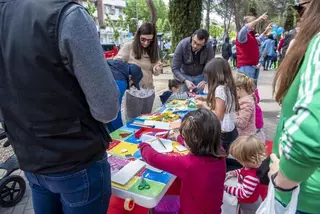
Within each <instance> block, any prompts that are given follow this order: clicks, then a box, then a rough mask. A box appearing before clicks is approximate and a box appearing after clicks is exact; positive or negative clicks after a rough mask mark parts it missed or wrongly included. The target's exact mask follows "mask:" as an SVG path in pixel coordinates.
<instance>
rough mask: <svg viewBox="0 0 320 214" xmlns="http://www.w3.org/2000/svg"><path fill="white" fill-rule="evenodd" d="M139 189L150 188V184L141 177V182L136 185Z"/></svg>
mask: <svg viewBox="0 0 320 214" xmlns="http://www.w3.org/2000/svg"><path fill="white" fill-rule="evenodd" d="M138 189H139V190H144V189H150V185H149V184H148V183H147V182H146V181H145V180H144V178H141V182H140V184H139V186H138Z"/></svg>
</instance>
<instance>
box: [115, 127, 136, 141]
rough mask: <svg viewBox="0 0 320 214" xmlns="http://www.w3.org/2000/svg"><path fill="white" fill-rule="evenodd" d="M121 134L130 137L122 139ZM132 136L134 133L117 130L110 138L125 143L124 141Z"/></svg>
mask: <svg viewBox="0 0 320 214" xmlns="http://www.w3.org/2000/svg"><path fill="white" fill-rule="evenodd" d="M121 134H128V136H126V137H121ZM131 134H132V132H128V131H124V130H121V129H118V130H115V131H114V132H112V133H111V134H110V136H111V138H112V139H115V140H120V141H123V140H125V139H127V138H128V137H130V135H131Z"/></svg>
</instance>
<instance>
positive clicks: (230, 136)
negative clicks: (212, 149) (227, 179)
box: [221, 128, 242, 172]
mask: <svg viewBox="0 0 320 214" xmlns="http://www.w3.org/2000/svg"><path fill="white" fill-rule="evenodd" d="M237 137H238V131H237V128H235V129H234V130H233V131H232V132H224V133H221V142H222V147H223V148H224V149H225V151H226V153H227V154H229V148H230V145H231V144H232V143H233V141H234V140H235V139H237ZM226 164H227V172H229V171H232V170H235V169H240V168H242V165H241V164H240V163H239V162H238V161H237V160H235V159H231V158H227V159H226Z"/></svg>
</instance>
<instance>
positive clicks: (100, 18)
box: [97, 0, 104, 26]
mask: <svg viewBox="0 0 320 214" xmlns="http://www.w3.org/2000/svg"><path fill="white" fill-rule="evenodd" d="M97 11H98V21H99V25H100V26H102V25H103V24H104V9H103V2H102V0H97Z"/></svg>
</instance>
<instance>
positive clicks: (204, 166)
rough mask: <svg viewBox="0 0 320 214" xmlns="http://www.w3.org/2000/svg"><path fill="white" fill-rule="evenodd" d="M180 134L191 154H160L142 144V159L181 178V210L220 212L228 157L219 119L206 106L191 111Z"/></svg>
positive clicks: (199, 213) (196, 213) (197, 213)
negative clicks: (222, 146)
mask: <svg viewBox="0 0 320 214" xmlns="http://www.w3.org/2000/svg"><path fill="white" fill-rule="evenodd" d="M180 133H181V136H182V138H183V139H184V141H185V146H186V147H187V148H188V150H189V151H190V153H189V154H188V155H185V156H169V155H165V154H161V153H158V152H157V151H155V150H154V149H153V148H152V147H151V146H150V145H149V144H147V143H141V144H140V145H139V148H140V150H141V155H142V158H143V159H144V160H145V161H146V162H147V163H148V164H150V165H151V166H154V167H156V168H158V169H161V170H164V171H167V172H169V173H172V174H174V175H176V176H177V177H179V178H180V179H181V191H180V212H179V213H181V214H202V213H213V214H218V213H221V205H222V199H223V192H224V190H223V184H224V180H225V172H226V164H225V161H226V160H225V155H224V152H223V150H222V148H221V143H220V134H221V127H220V121H219V119H218V118H217V117H216V116H215V114H214V113H213V112H212V111H210V110H207V109H198V110H196V111H193V112H189V113H188V114H187V115H186V116H185V117H184V118H183V119H182V124H181V128H180ZM164 200H165V199H164ZM160 204H161V202H160ZM167 207H172V206H170V205H168V206H167Z"/></svg>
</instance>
